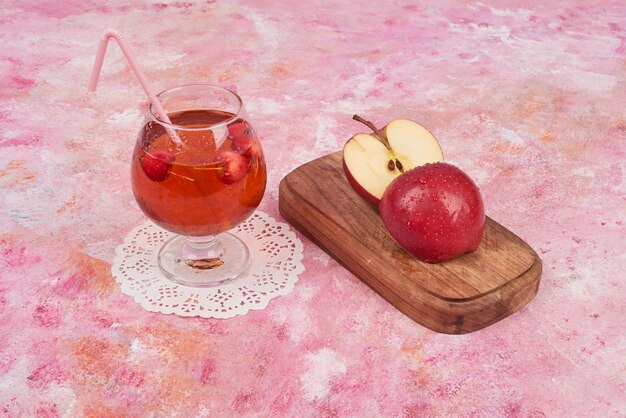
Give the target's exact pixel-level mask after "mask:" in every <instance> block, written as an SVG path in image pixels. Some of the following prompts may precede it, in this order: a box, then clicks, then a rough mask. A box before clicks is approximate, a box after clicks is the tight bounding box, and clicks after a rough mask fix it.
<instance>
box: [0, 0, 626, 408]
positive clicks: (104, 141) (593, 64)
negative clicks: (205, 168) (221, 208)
mask: <svg viewBox="0 0 626 418" xmlns="http://www.w3.org/2000/svg"><path fill="white" fill-rule="evenodd" d="M57 3H58V4H57ZM282 3H284V4H280V5H279V4H278V2H270V1H257V2H238V1H206V2H202V3H196V4H192V3H184V2H168V3H159V4H154V3H151V2H147V1H144V2H134V1H130V0H126V1H123V0H109V1H107V2H96V1H93V0H91V1H84V0H80V1H76V0H72V1H67V2H43V1H40V0H20V1H17V0H8V1H3V5H2V7H1V8H0V25H1V26H0V38H1V42H2V48H1V49H0V59H1V61H0V89H1V90H0V187H1V188H2V198H1V199H0V416H10V417H20V416H42V417H55V416H72V417H73V416H169V415H176V416H185V417H189V416H231V415H233V416H237V415H242V416H259V417H261V416H290V417H302V416H319V417H335V416H340V417H344V416H350V417H378V416H385V417H387V416H393V417H420V416H461V417H483V416H493V417H543V416H549V417H550V416H552V417H564V416H567V417H573V416H579V417H610V416H613V417H621V416H625V415H626V397H625V395H624V393H625V392H626V380H625V375H626V365H625V360H624V359H625V358H626V343H625V335H624V321H625V318H626V315H625V306H626V298H625V293H626V289H625V284H624V278H625V276H626V256H625V253H626V244H625V242H626V231H625V228H626V226H625V225H624V222H626V209H625V208H626V201H625V196H626V181H625V179H624V177H625V172H626V166H625V162H624V161H625V160H626V155H625V154H626V113H625V112H626V110H625V109H626V6H625V5H624V2H623V0H610V1H600V0H596V1H582V0H581V1H579V2H564V1H560V2H553V3H554V4H550V3H551V2H548V1H542V2H535V1H530V0H520V1H495V2H489V1H484V2H482V3H476V4H475V5H469V3H472V2H463V1H450V0H426V1H423V2H420V5H419V6H416V5H411V2H408V1H407V2H402V1H393V2H372V1H358V2H341V1H320V2H308V1H302V2H291V4H287V2H282ZM313 3H316V4H313ZM376 3H380V4H376ZM107 26H114V27H117V28H118V29H120V30H121V31H123V32H125V33H126V34H127V36H128V39H129V41H130V44H131V48H132V49H133V50H134V51H135V52H136V54H137V55H138V59H139V60H140V62H142V63H144V67H145V68H146V73H147V76H148V77H149V78H150V79H151V80H153V81H154V84H155V85H156V86H157V87H158V88H164V87H169V86H173V85H177V84H181V83H185V82H217V83H222V84H224V85H232V86H236V87H237V90H238V92H239V93H240V94H241V95H242V96H243V98H244V100H245V101H246V102H247V104H248V110H249V112H250V114H251V115H252V118H253V121H254V122H255V124H256V127H257V128H258V131H259V132H260V134H261V136H262V140H263V141H264V144H265V150H266V153H267V159H268V164H269V167H270V170H269V175H270V178H269V189H268V192H267V195H266V198H265V200H264V201H263V203H262V205H261V209H262V210H264V211H266V212H269V213H270V214H272V215H273V216H275V217H278V216H279V215H278V212H277V185H278V182H279V181H280V179H281V178H282V176H284V175H285V174H287V173H288V172H289V171H290V170H292V169H293V168H295V167H296V166H298V165H299V164H301V163H304V162H306V161H308V160H311V159H313V158H315V157H318V156H321V155H324V154H326V153H330V152H332V151H336V150H339V149H340V148H341V146H342V144H343V143H344V141H345V140H346V139H347V138H349V137H350V136H351V134H353V133H354V132H355V131H357V130H360V128H359V127H358V125H356V124H355V123H354V122H353V121H351V119H350V117H351V115H352V114H353V113H355V112H357V113H359V114H362V115H363V116H366V117H368V118H371V119H372V120H374V121H376V122H377V123H379V124H384V123H385V122H386V121H388V120H390V119H392V118H394V117H401V116H404V117H410V118H414V119H417V120H419V121H421V122H422V123H424V124H425V125H426V126H427V127H428V128H430V129H431V130H432V131H433V132H434V133H435V135H436V136H437V137H438V138H439V139H440V141H441V143H442V145H443V147H444V149H445V152H446V157H447V159H448V160H449V161H451V162H453V163H456V164H458V165H459V166H461V167H462V168H463V169H464V170H466V171H467V172H468V173H469V174H470V175H471V176H472V177H473V178H474V179H475V180H476V182H477V183H478V184H480V186H481V190H482V192H483V196H484V198H485V201H486V207H487V211H488V213H489V214H490V215H491V216H492V217H493V218H495V219H496V220H498V221H500V222H501V223H503V224H504V225H506V226H508V227H509V228H510V229H512V230H513V231H515V232H516V233H518V234H519V235H520V236H521V237H523V238H524V239H525V240H527V241H528V242H529V243H530V244H531V245H532V246H533V247H534V248H535V249H536V250H537V251H538V253H539V254H540V256H541V257H542V259H543V261H544V275H543V281H542V286H541V289H540V292H539V294H538V296H537V297H536V299H535V300H534V301H533V302H531V304H530V305H529V306H528V307H526V308H524V309H522V310H521V311H520V312H518V313H517V314H515V315H513V316H512V317H510V318H508V319H506V320H504V321H502V322H500V323H498V324H496V325H494V326H492V327H490V328H488V329H486V330H483V331H480V332H477V333H474V334H470V335H464V336H447V335H440V334H436V333H434V332H431V331H429V330H427V329H425V328H423V327H421V326H419V325H417V324H415V323H413V322H412V321H410V320H409V319H407V318H406V317H404V316H403V315H402V314H400V313H399V312H397V311H396V310H395V309H393V308H392V307H391V306H389V305H388V304H387V303H386V302H385V301H384V300H382V299H381V298H380V297H378V296H377V295H376V294H375V293H374V292H372V291H371V290H370V289H369V288H367V287H366V286H365V285H363V284H362V283H361V282H360V281H359V280H357V279H356V278H355V277H353V276H352V275H351V274H350V273H348V272H347V271H346V270H344V269H343V268H342V267H340V266H338V265H337V264H336V263H335V262H334V261H332V260H331V259H329V257H328V256H327V255H325V253H323V252H322V251H321V250H320V249H318V248H317V247H316V246H315V245H313V244H311V243H310V242H308V241H306V240H305V265H306V272H305V273H304V274H303V275H302V276H301V278H300V281H299V283H298V285H297V286H296V288H295V290H294V291H293V292H292V293H291V294H289V295H288V296H286V297H282V298H279V299H277V300H275V301H273V302H271V303H270V305H269V306H268V307H267V309H265V310H263V311H260V312H251V313H250V314H248V315H246V316H243V317H237V318H234V319H230V320H204V319H183V318H179V317H175V316H165V315H160V314H154V313H148V312H145V311H143V310H142V309H141V308H140V307H139V306H138V305H137V304H135V303H134V302H133V301H132V300H131V298H130V297H128V296H125V295H123V294H122V293H121V292H120V290H119V288H118V286H117V285H116V284H115V282H114V280H113V279H112V277H111V274H110V263H111V261H112V259H113V255H114V249H115V247H116V246H117V245H118V244H119V243H120V242H121V241H122V239H123V237H124V236H125V234H126V233H127V232H128V231H129V230H130V229H131V228H132V227H134V226H135V225H137V224H138V223H140V222H142V221H143V220H144V217H143V216H142V214H141V213H140V211H139V210H138V208H137V207H136V205H135V202H134V200H133V198H132V194H131V191H130V186H129V159H130V155H131V150H132V147H133V141H134V138H135V133H136V132H137V130H138V128H139V124H140V122H141V110H140V107H141V104H142V102H143V101H144V97H143V93H142V91H141V90H140V87H139V86H138V84H137V83H136V82H135V80H134V78H133V75H132V74H131V73H130V71H129V70H128V68H127V66H126V65H125V63H124V61H123V60H122V56H121V53H120V51H119V49H118V48H117V47H112V48H111V49H110V52H109V55H108V56H107V59H106V61H105V65H104V74H103V78H102V80H101V84H100V90H99V91H98V93H97V94H96V95H87V94H86V93H85V85H86V82H87V77H88V73H89V69H90V67H91V63H92V59H93V56H94V52H95V47H96V43H97V39H98V37H99V33H100V32H101V30H102V29H103V28H105V27H107ZM303 240H304V238H303Z"/></svg>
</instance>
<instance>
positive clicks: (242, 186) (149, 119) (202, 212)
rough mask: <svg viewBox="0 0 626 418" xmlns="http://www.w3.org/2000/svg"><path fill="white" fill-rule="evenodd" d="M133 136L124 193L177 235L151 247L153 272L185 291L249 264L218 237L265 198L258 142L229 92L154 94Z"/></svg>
mask: <svg viewBox="0 0 626 418" xmlns="http://www.w3.org/2000/svg"><path fill="white" fill-rule="evenodd" d="M157 97H158V100H159V102H160V103H161V104H162V105H163V108H164V109H165V111H166V112H167V115H168V116H169V119H170V122H166V121H164V120H163V118H161V117H159V112H156V111H155V109H154V108H153V106H152V105H151V106H150V108H149V109H148V111H147V112H146V114H145V119H144V122H143V126H142V128H141V130H140V132H139V135H138V137H137V143H136V146H135V150H134V153H133V159H132V164H131V181H132V188H133V193H134V195H135V198H136V200H137V203H138V205H139V207H140V208H141V210H142V211H143V212H144V213H145V214H146V216H148V217H149V218H150V219H151V220H152V221H154V222H155V223H156V224H158V225H159V226H161V227H163V228H164V229H166V230H168V231H171V232H174V233H176V234H178V235H176V236H175V237H173V238H171V239H170V240H168V241H167V242H166V243H165V244H164V245H163V247H162V248H161V249H160V250H159V253H158V257H157V261H158V265H159V268H160V269H161V271H162V272H163V273H164V274H165V276H166V277H168V278H169V279H171V280H173V281H175V282H178V283H181V284H184V285H187V286H197V287H206V286H215V285H218V284H220V283H224V282H226V281H230V280H233V279H235V278H237V277H239V276H240V275H242V274H243V273H245V272H246V270H247V269H248V268H249V266H250V251H249V249H248V247H247V246H246V244H245V243H244V242H243V241H242V240H241V239H239V238H238V237H237V236H236V235H234V234H232V233H229V232H226V231H228V230H230V229H232V228H234V227H236V226H237V225H239V224H240V223H242V222H243V221H245V220H246V219H247V218H248V217H249V216H250V215H251V214H252V213H253V212H254V210H255V209H256V207H257V206H258V205H259V203H260V202H261V199H262V198H263V194H264V193H265V185H266V176H267V174H266V167H265V160H264V158H263V151H262V149H261V144H260V142H259V140H258V137H257V135H256V133H255V131H254V128H253V127H252V125H251V123H250V120H249V119H248V115H247V113H246V111H245V109H244V106H243V102H242V100H241V98H240V97H239V96H238V95H237V94H235V93H234V92H232V91H230V90H228V89H225V88H222V87H218V86H214V85H209V84H193V85H185V86H180V87H174V88H171V89H168V90H165V91H163V92H161V93H160V94H158V95H157Z"/></svg>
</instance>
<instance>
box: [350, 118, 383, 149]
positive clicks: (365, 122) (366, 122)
mask: <svg viewBox="0 0 626 418" xmlns="http://www.w3.org/2000/svg"><path fill="white" fill-rule="evenodd" d="M352 119H354V120H355V121H357V122H361V123H362V124H363V125H365V126H367V127H368V128H370V129H371V130H372V131H373V132H374V135H375V136H376V138H378V140H379V141H380V142H382V143H383V145H384V146H385V147H387V149H388V150H389V151H391V145H389V141H388V140H387V137H386V136H385V134H384V133H382V132H381V131H379V130H378V128H377V127H376V125H374V124H373V123H372V122H370V121H369V120H365V119H363V118H362V117H360V116H359V115H354V116H352Z"/></svg>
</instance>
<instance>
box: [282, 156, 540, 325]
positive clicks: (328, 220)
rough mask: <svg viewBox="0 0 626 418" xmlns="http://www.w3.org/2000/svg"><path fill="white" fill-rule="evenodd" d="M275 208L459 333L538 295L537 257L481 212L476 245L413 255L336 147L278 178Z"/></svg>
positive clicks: (404, 305)
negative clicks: (439, 255)
mask: <svg viewBox="0 0 626 418" xmlns="http://www.w3.org/2000/svg"><path fill="white" fill-rule="evenodd" d="M279 209H280V213H281V214H282V216H283V217H284V218H285V219H286V220H287V221H288V222H289V223H290V224H292V225H293V226H294V227H295V228H296V229H298V230H299V231H300V232H302V233H303V234H304V235H306V236H307V237H308V238H309V239H311V240H312V241H313V242H315V243H316V244H317V245H319V246H320V247H321V248H322V249H324V251H326V252H327V253H328V254H329V255H331V256H332V257H333V258H334V259H335V260H337V261H338V262H339V263H341V264H342V265H343V266H345V267H346V268H347V269H348V270H350V271H351V272H352V273H353V274H354V275H356V276H357V277H358V278H359V279H361V280H362V281H363V282H364V283H365V284H367V285H368V286H369V287H371V288H372V289H374V290H375V291H376V292H377V293H378V294H380V295H381V296H382V297H383V298H385V299H386V300H387V301H388V302H389V303H391V304H392V305H393V306H395V307H396V308H397V309H398V310H400V311H401V312H403V313H404V314H405V315H407V316H408V317H409V318H411V319H413V320H414V321H416V322H418V323H420V324H422V325H424V326H425V327H428V328H430V329H432V330H434V331H437V332H443V333H446V334H464V333H468V332H472V331H476V330H479V329H481V328H484V327H486V326H488V325H491V324H493V323H494V322H497V321H499V320H501V319H503V318H506V317H507V316H509V315H511V314H512V313H513V312H515V311H517V310H518V309H520V308H521V307H522V306H524V305H526V304H527V303H528V302H529V301H530V300H531V299H532V298H533V297H534V296H535V294H536V293H537V290H538V288H539V279H540V277H541V260H540V259H539V257H538V256H537V254H536V253H535V251H533V249H532V248H530V246H528V244H526V243H525V242H524V241H522V240H521V239H520V238H519V237H517V236H516V235H515V234H513V233H512V232H511V231H509V230H507V229H506V228H505V227H503V226H502V225H500V224H498V223H497V222H495V221H494V220H492V219H490V218H487V220H486V223H485V233H484V236H483V239H482V242H481V244H480V247H479V248H478V249H477V250H476V251H474V252H473V253H470V254H465V255H462V256H460V257H458V258H455V259H453V260H449V261H446V262H443V263H440V264H428V263H424V262H421V261H419V260H417V259H416V258H415V257H413V256H412V255H411V254H410V253H408V252H406V251H405V250H404V249H403V248H402V247H400V246H399V245H398V244H397V243H396V242H395V241H394V239H393V238H391V236H390V235H389V234H388V233H387V231H386V230H385V227H384V226H383V223H382V221H381V219H380V217H379V215H378V212H377V211H376V210H375V209H374V208H373V207H372V206H370V205H369V204H367V203H366V202H365V201H364V200H363V199H361V197H359V196H358V195H357V194H356V193H355V192H354V191H353V190H352V188H351V187H350V185H349V184H348V182H347V181H346V179H345V177H344V173H343V168H342V165H341V152H337V153H335V154H330V155H327V156H325V157H322V158H319V159H317V160H314V161H311V162H309V163H307V164H304V165H302V166H300V167H298V168H297V169H295V170H294V171H292V172H291V173H290V174H288V175H287V176H286V177H285V178H284V179H283V180H282V181H281V183H280V189H279Z"/></svg>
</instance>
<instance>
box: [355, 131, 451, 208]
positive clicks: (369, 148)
mask: <svg viewBox="0 0 626 418" xmlns="http://www.w3.org/2000/svg"><path fill="white" fill-rule="evenodd" d="M380 134H382V135H384V136H385V139H386V140H387V142H388V144H389V146H390V148H387V147H386V146H385V145H384V144H383V142H382V141H381V139H379V138H378V137H377V136H376V134H374V135H370V134H356V135H355V136H353V137H352V138H351V139H350V140H349V141H348V142H347V143H346V145H345V146H344V148H343V163H344V171H345V172H346V177H347V179H348V182H349V183H350V185H351V186H352V188H354V189H355V191H356V192H357V193H358V194H359V195H360V196H361V197H363V198H365V199H366V200H367V201H369V202H371V203H372V204H374V205H378V202H379V201H380V198H381V197H382V195H383V193H384V191H385V189H386V188H387V186H388V185H389V184H390V183H391V182H392V181H393V179H395V178H396V177H398V176H399V175H400V174H402V173H403V172H405V171H409V170H411V169H412V168H415V167H417V166H420V165H424V164H427V163H434V162H440V161H443V153H442V151H441V147H440V146H439V143H438V142H437V140H436V139H435V137H434V136H433V135H432V134H431V133H430V132H429V131H428V130H427V129H426V128H424V127H423V126H421V125H420V124H418V123H416V122H413V121H411V120H407V119H396V120H393V121H391V122H389V124H388V125H387V126H386V127H385V128H384V130H382V131H381V132H380Z"/></svg>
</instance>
